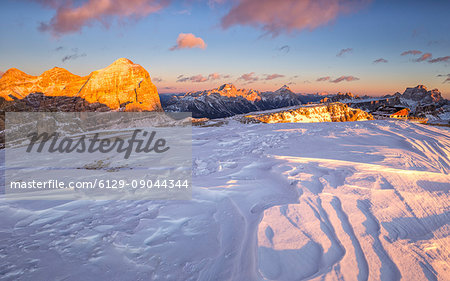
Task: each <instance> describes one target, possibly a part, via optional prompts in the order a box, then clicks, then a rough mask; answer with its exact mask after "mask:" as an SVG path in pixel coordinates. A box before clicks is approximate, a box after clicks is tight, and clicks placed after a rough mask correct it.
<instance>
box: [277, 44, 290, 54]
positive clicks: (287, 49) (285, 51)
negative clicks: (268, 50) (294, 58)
mask: <svg viewBox="0 0 450 281" xmlns="http://www.w3.org/2000/svg"><path fill="white" fill-rule="evenodd" d="M290 50H291V47H289V45H284V46H281V47H280V48H278V51H280V52H283V53H286V54H287V53H289V51H290Z"/></svg>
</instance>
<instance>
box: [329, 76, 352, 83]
mask: <svg viewBox="0 0 450 281" xmlns="http://www.w3.org/2000/svg"><path fill="white" fill-rule="evenodd" d="M356 80H359V78H358V77H355V76H341V77H339V78H336V79H334V80H330V82H331V83H339V82H342V81H348V82H350V81H356Z"/></svg>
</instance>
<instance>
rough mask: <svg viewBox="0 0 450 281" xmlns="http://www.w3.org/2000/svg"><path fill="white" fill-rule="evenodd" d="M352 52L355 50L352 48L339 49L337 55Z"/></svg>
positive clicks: (340, 55)
mask: <svg viewBox="0 0 450 281" xmlns="http://www.w3.org/2000/svg"><path fill="white" fill-rule="evenodd" d="M351 52H353V49H352V48H346V49H342V50H340V51H339V53H338V54H337V55H336V57H342V56H343V55H344V54H346V53H351Z"/></svg>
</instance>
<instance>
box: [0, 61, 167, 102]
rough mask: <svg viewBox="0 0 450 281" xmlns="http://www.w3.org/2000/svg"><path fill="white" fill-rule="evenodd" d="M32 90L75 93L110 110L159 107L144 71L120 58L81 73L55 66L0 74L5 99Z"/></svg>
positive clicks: (1, 92) (14, 70)
mask: <svg viewBox="0 0 450 281" xmlns="http://www.w3.org/2000/svg"><path fill="white" fill-rule="evenodd" d="M35 92H41V93H44V94H45V95H47V96H68V97H71V96H77V97H80V98H83V99H85V100H87V101H88V102H89V103H95V102H99V103H102V104H105V105H107V106H108V107H109V108H111V109H113V110H114V109H119V108H120V107H125V108H126V109H129V108H130V109H132V110H133V111H141V110H148V111H152V110H158V111H159V110H162V107H161V103H160V100H159V95H158V91H157V89H156V86H155V85H153V83H152V82H151V79H150V75H149V74H148V72H147V71H146V70H145V69H144V68H143V67H142V66H140V65H138V64H134V63H133V62H131V61H130V60H128V59H124V58H122V59H118V60H117V61H115V62H114V63H113V64H111V65H110V66H108V67H106V68H103V69H100V70H97V71H94V72H92V73H91V74H89V75H88V76H85V77H80V76H77V75H74V74H72V73H70V72H69V71H67V70H65V69H63V68H57V67H55V68H52V69H50V70H48V71H46V72H44V73H42V74H41V75H40V76H31V75H28V74H26V73H24V72H22V71H20V70H17V69H14V68H13V69H10V70H8V71H7V72H6V73H5V74H4V75H3V76H2V77H1V78H0V96H1V97H3V98H5V99H6V100H13V99H22V98H24V97H26V96H27V95H28V94H30V93H35Z"/></svg>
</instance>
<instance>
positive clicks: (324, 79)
mask: <svg viewBox="0 0 450 281" xmlns="http://www.w3.org/2000/svg"><path fill="white" fill-rule="evenodd" d="M328 80H330V76H325V77H320V78H317V80H316V81H318V82H322V81H328Z"/></svg>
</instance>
